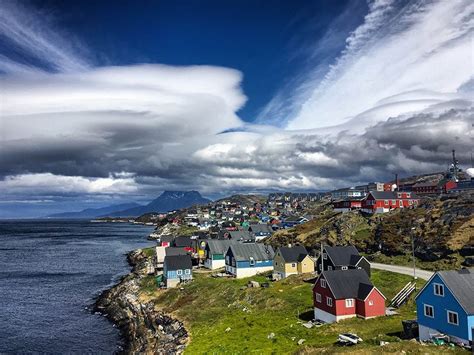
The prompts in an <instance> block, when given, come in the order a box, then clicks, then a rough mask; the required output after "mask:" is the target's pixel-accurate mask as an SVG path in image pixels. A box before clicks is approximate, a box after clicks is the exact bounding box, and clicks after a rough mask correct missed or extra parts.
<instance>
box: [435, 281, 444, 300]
mask: <svg viewBox="0 0 474 355" xmlns="http://www.w3.org/2000/svg"><path fill="white" fill-rule="evenodd" d="M436 286H438V289H439V290H441V293H438V292H436V290H437V288H436ZM433 294H434V295H435V296H439V297H444V285H443V284H440V283H436V282H435V283H433Z"/></svg>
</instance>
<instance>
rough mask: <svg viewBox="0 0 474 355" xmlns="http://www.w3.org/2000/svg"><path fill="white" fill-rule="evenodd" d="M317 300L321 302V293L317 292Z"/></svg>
mask: <svg viewBox="0 0 474 355" xmlns="http://www.w3.org/2000/svg"><path fill="white" fill-rule="evenodd" d="M316 302H319V303H321V294H319V293H316Z"/></svg>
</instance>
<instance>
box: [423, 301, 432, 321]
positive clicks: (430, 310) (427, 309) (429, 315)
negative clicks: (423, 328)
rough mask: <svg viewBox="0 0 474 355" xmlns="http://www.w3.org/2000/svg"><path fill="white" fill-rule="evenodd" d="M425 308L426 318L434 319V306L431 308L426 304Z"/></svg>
mask: <svg viewBox="0 0 474 355" xmlns="http://www.w3.org/2000/svg"><path fill="white" fill-rule="evenodd" d="M424 306H425V307H424V309H425V316H426V317H430V318H434V308H433V306H430V305H429V304H425V305H424Z"/></svg>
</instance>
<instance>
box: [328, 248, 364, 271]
mask: <svg viewBox="0 0 474 355" xmlns="http://www.w3.org/2000/svg"><path fill="white" fill-rule="evenodd" d="M324 250H325V251H326V253H327V254H328V256H329V258H331V260H332V262H333V264H334V266H338V265H342V266H348V265H353V266H354V265H355V264H356V263H357V261H359V258H360V255H359V252H358V251H357V249H356V247H355V246H353V245H348V246H343V247H340V246H336V247H329V246H325V247H324ZM353 255H355V257H353ZM356 257H359V258H357V260H356ZM354 261H356V262H355V263H353V262H354Z"/></svg>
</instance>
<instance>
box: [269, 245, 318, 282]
mask: <svg viewBox="0 0 474 355" xmlns="http://www.w3.org/2000/svg"><path fill="white" fill-rule="evenodd" d="M273 272H274V274H276V275H278V277H279V278H282V279H283V278H285V277H288V276H290V275H297V274H304V273H308V272H314V260H313V259H312V258H311V257H310V255H309V254H308V251H307V250H306V248H305V247H304V246H302V245H294V246H293V245H289V246H287V247H281V248H279V249H278V250H277V252H276V254H275V257H274V259H273Z"/></svg>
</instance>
